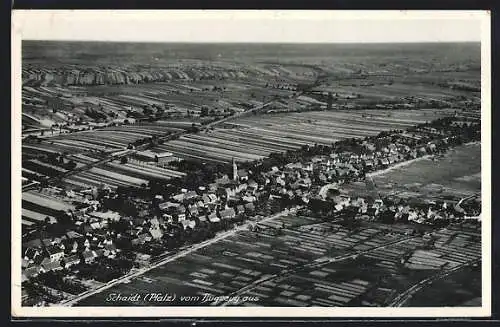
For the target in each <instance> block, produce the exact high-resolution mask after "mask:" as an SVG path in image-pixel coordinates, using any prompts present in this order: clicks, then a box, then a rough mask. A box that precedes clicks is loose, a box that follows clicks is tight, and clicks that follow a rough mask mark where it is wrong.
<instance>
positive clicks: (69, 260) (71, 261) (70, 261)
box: [64, 255, 80, 268]
mask: <svg viewBox="0 0 500 327" xmlns="http://www.w3.org/2000/svg"><path fill="white" fill-rule="evenodd" d="M78 263H80V258H79V257H78V256H77V255H71V256H69V257H66V258H64V265H65V267H66V268H69V267H71V266H74V265H76V264H78Z"/></svg>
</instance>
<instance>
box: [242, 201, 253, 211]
mask: <svg viewBox="0 0 500 327" xmlns="http://www.w3.org/2000/svg"><path fill="white" fill-rule="evenodd" d="M244 207H245V212H250V213H253V212H255V205H254V204H253V203H251V202H250V203H247V204H245V205H244Z"/></svg>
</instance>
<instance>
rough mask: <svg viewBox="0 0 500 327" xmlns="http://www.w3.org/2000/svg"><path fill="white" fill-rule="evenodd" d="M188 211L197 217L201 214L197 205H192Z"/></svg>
mask: <svg viewBox="0 0 500 327" xmlns="http://www.w3.org/2000/svg"><path fill="white" fill-rule="evenodd" d="M188 212H189V215H190V216H191V217H197V216H198V215H199V212H198V208H197V207H196V206H190V207H189V209H188Z"/></svg>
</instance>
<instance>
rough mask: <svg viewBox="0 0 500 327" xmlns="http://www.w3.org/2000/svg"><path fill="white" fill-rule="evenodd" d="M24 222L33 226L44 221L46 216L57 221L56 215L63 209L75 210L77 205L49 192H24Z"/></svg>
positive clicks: (25, 224)
mask: <svg viewBox="0 0 500 327" xmlns="http://www.w3.org/2000/svg"><path fill="white" fill-rule="evenodd" d="M22 206H23V209H22V224H23V226H28V227H29V226H32V225H34V224H36V223H42V222H43V221H44V220H45V218H49V220H50V221H52V222H55V216H57V215H58V214H59V213H60V212H61V211H64V212H65V211H67V210H73V209H75V206H74V205H72V204H71V203H70V202H67V201H63V200H62V199H60V198H57V197H55V196H53V195H51V194H48V193H45V194H44V193H39V192H34V191H29V192H24V193H23V195H22Z"/></svg>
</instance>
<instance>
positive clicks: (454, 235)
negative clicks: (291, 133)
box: [78, 215, 481, 306]
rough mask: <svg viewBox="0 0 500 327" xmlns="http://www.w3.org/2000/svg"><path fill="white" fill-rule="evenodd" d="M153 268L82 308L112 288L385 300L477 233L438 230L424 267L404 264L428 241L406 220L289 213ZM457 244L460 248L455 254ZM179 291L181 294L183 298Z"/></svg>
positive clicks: (460, 257) (470, 246) (280, 302)
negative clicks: (357, 223)
mask: <svg viewBox="0 0 500 327" xmlns="http://www.w3.org/2000/svg"><path fill="white" fill-rule="evenodd" d="M259 227H260V229H259V230H258V231H243V232H239V233H237V234H236V235H235V236H232V237H229V238H226V239H224V240H222V241H220V242H217V243H215V244H212V245H210V246H207V247H205V248H203V249H200V250H198V251H196V252H193V253H191V254H189V255H187V256H185V257H183V258H181V259H178V260H175V261H173V262H170V263H167V264H165V265H163V266H160V267H158V268H155V269H153V270H151V271H149V272H147V273H146V274H144V275H142V276H141V277H138V278H136V279H133V280H130V281H129V282H126V283H123V284H119V285H117V286H114V287H112V288H111V289H108V290H106V291H104V292H102V293H99V294H96V295H93V296H91V297H89V298H86V299H84V300H83V301H81V302H80V303H79V304H78V305H79V306H87V305H92V306H97V305H104V306H107V305H117V303H114V302H109V301H106V298H107V297H108V296H109V294H112V293H115V294H116V293H120V294H122V295H131V294H136V293H137V294H140V295H141V296H142V300H139V301H134V302H128V303H126V302H124V303H119V305H156V306H167V305H221V304H222V302H220V301H219V302H216V303H214V301H213V300H212V301H205V302H204V301H203V297H204V294H207V293H208V294H211V295H213V296H235V294H237V295H239V296H240V298H244V297H247V299H252V300H248V301H246V302H240V303H228V304H229V305H266V306H360V305H363V306H385V305H387V304H388V303H390V301H391V299H392V298H394V297H395V296H396V295H397V294H398V293H400V292H401V291H403V290H405V289H407V288H409V287H410V286H411V285H413V284H415V283H416V282H418V281H419V280H422V279H424V278H427V277H429V276H432V275H433V274H434V273H435V272H436V270H434V269H435V268H432V267H435V266H436V265H441V266H442V267H444V268H445V269H446V267H456V266H458V265H461V264H464V263H468V262H469V261H471V260H475V259H477V258H478V257H480V254H481V251H480V241H479V240H480V238H479V237H478V236H476V237H471V236H468V237H467V236H466V237H461V232H459V231H454V230H449V229H444V230H441V231H437V232H436V234H435V235H436V238H437V242H438V243H439V244H442V246H440V247H439V248H437V247H436V249H433V250H429V251H428V253H429V255H432V257H433V258H434V259H432V260H430V261H429V263H428V265H430V266H425V267H424V268H412V267H410V268H408V267H407V266H404V265H401V263H400V260H401V259H402V257H403V256H404V255H407V254H412V253H415V255H416V253H417V249H418V248H421V247H422V246H423V245H424V244H425V241H424V240H423V239H422V237H420V236H418V237H409V236H407V235H406V231H407V226H405V225H401V226H398V225H391V226H388V225H386V226H384V225H380V224H376V225H375V224H367V225H366V226H361V227H359V228H357V229H355V230H349V229H346V228H344V227H342V226H340V225H339V224H337V223H335V222H325V221H322V220H318V219H315V218H311V217H305V216H297V215H289V216H285V217H280V218H277V219H275V220H273V221H271V222H266V223H263V224H259ZM457 249H460V252H459V253H457ZM150 292H155V293H156V292H162V293H164V294H165V293H169V294H173V293H175V294H176V295H177V299H176V300H175V301H174V302H156V301H149V300H148V299H144V295H145V294H147V293H150ZM181 296H185V297H186V298H184V300H182V299H181Z"/></svg>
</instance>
